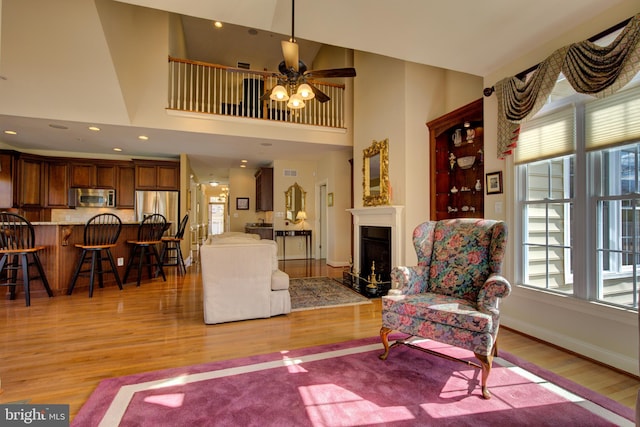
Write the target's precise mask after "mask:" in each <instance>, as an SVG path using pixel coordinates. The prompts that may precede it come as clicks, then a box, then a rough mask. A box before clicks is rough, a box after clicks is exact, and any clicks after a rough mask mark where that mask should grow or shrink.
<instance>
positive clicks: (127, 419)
mask: <svg viewBox="0 0 640 427" xmlns="http://www.w3.org/2000/svg"><path fill="white" fill-rule="evenodd" d="M421 345H423V346H424V347H426V348H429V349H431V350H435V351H440V352H444V353H446V354H449V355H452V356H455V357H462V358H464V359H465V360H467V359H468V360H474V358H473V354H471V352H467V351H464V350H460V349H455V348H452V347H448V346H445V345H443V344H438V343H436V342H434V341H425V342H423V343H422V344H421ZM380 353H382V344H381V343H380V338H379V337H372V338H367V339H363V340H355V341H348V342H344V343H338V344H329V345H324V346H320V347H312V348H306V349H298V350H285V349H283V350H282V351H280V352H277V353H271V354H268V355H260V356H252V357H248V358H244V359H234V360H227V361H218V362H211V363H206V364H202V365H193V366H184V367H180V368H172V369H167V370H164V371H156V372H147V373H141V374H135V375H129V376H126V377H117V378H111V379H106V380H103V381H101V382H100V384H99V385H98V387H97V389H96V390H95V391H94V393H93V394H92V395H91V397H89V400H87V402H86V403H85V404H84V405H83V407H82V409H81V410H80V411H79V412H78V415H77V416H76V417H75V418H74V419H73V421H72V423H71V427H98V426H100V427H103V426H104V427H113V426H119V427H129V426H130V427H134V426H135V427H140V426H153V427H163V426H167V427H175V426H197V427H204V426H213V427H237V426H243V427H245V426H246V427H252V426H255V427H271V426H274V427H282V426H295V427H306V426H309V427H319V426H331V427H338V426H364V425H366V426H394V427H405V426H406V427H415V426H452V427H453V426H455V427H460V426H471V427H481V426H488V427H493V426H536V427H537V426H562V427H569V426H576V427H585V426H625V427H627V426H628V427H633V426H634V422H633V417H634V414H633V410H632V409H631V408H627V407H626V406H622V405H620V404H619V403H617V402H615V401H612V400H611V399H609V398H607V397H605V396H602V395H599V394H597V393H594V392H593V391H590V390H587V389H585V388H584V387H581V386H579V385H577V384H575V383H572V382H570V381H568V380H566V379H564V378H560V377H558V376H557V375H554V374H552V373H550V372H548V371H545V370H543V369H540V368H539V367H537V366H535V365H532V364H530V363H527V362H523V361H522V360H520V359H518V358H515V357H514V356H511V355H509V354H507V353H506V352H501V354H500V356H501V357H497V358H496V359H495V362H494V364H493V369H492V370H491V376H490V377H489V387H490V389H491V393H492V395H493V397H492V398H491V399H490V400H485V399H483V398H482V396H481V390H480V373H479V370H478V369H475V368H473V367H471V366H468V365H466V364H462V363H459V362H454V361H451V360H447V359H444V358H441V357H435V356H432V355H429V354H426V353H423V352H421V351H416V350H413V349H409V348H407V347H405V346H401V347H397V348H393V349H392V350H391V352H390V354H389V358H388V359H387V360H386V361H382V360H380V359H378V355H379V354H380Z"/></svg>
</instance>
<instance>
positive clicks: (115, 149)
mask: <svg viewBox="0 0 640 427" xmlns="http://www.w3.org/2000/svg"><path fill="white" fill-rule="evenodd" d="M113 151H122V148H118V147H116V148H114V149H113Z"/></svg>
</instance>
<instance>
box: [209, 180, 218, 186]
mask: <svg viewBox="0 0 640 427" xmlns="http://www.w3.org/2000/svg"><path fill="white" fill-rule="evenodd" d="M209 185H210V186H212V187H217V186H218V183H217V182H216V181H212V182H210V183H209Z"/></svg>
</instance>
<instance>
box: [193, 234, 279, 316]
mask: <svg viewBox="0 0 640 427" xmlns="http://www.w3.org/2000/svg"><path fill="white" fill-rule="evenodd" d="M259 239H260V236H258V235H257V234H244V233H225V234H222V235H218V236H214V237H212V238H209V239H207V242H206V243H205V244H204V245H202V247H201V248H200V262H201V265H202V286H203V303H204V322H205V323H206V324H214V323H222V322H232V321H236V320H245V319H257V318H265V317H271V316H276V315H279V314H286V313H289V312H291V296H290V294H289V275H288V274H286V273H285V272H283V271H280V270H278V257H277V252H278V245H277V244H276V242H274V241H273V240H266V239H265V240H259Z"/></svg>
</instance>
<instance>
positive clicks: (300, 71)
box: [261, 0, 356, 108]
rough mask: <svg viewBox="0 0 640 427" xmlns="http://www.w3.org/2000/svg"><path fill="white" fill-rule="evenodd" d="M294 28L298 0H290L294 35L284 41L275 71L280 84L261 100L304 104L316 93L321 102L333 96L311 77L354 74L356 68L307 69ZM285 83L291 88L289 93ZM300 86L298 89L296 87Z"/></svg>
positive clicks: (297, 106)
mask: <svg viewBox="0 0 640 427" xmlns="http://www.w3.org/2000/svg"><path fill="white" fill-rule="evenodd" d="M294 28H295V0H291V38H290V39H289V40H288V41H287V40H283V41H282V56H283V57H284V61H282V62H281V63H280V65H279V66H278V71H279V73H274V74H273V76H274V77H276V78H277V80H278V84H277V85H276V86H274V87H273V88H271V90H269V91H267V93H265V94H264V95H263V96H262V98H261V99H262V100H267V99H272V100H274V101H287V100H289V103H288V104H287V106H288V107H289V108H302V107H304V101H306V100H309V99H313V98H314V97H315V98H316V99H317V100H318V101H320V102H327V101H329V100H330V99H331V98H330V97H329V96H328V95H327V94H325V93H324V92H322V91H321V90H320V89H318V88H317V87H316V86H314V85H313V83H312V82H310V81H309V80H310V79H320V78H336V77H355V76H356V70H355V68H332V69H327V70H307V66H306V64H305V63H304V62H302V61H301V60H300V58H299V55H298V44H297V43H296V39H295V37H294ZM285 86H288V87H289V89H290V93H292V95H291V96H289V94H288V92H287V90H286V89H285ZM296 88H297V92H295V93H294V91H295V90H296Z"/></svg>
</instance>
